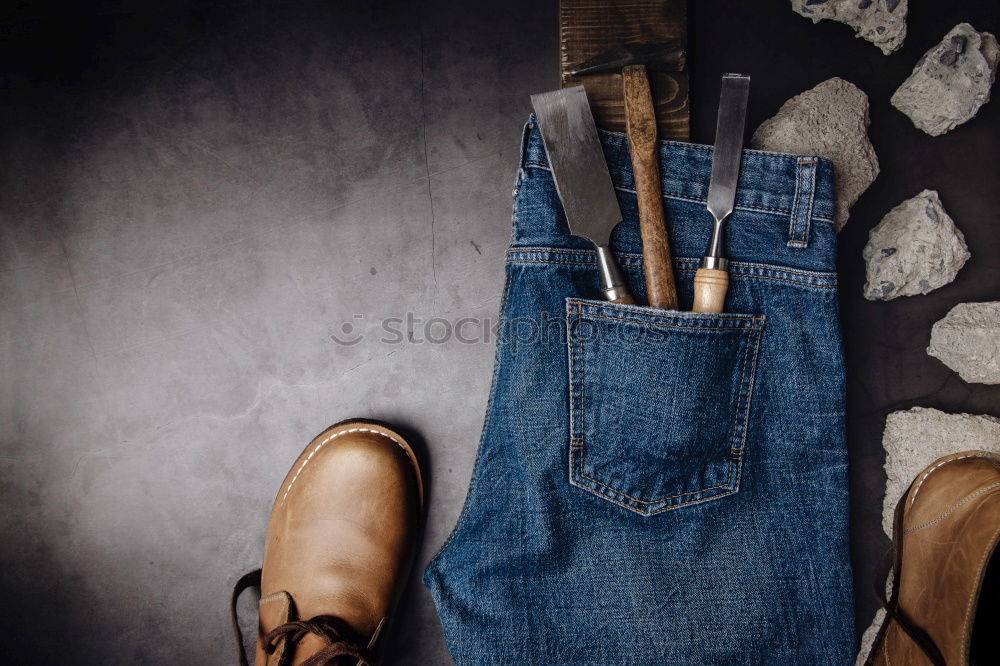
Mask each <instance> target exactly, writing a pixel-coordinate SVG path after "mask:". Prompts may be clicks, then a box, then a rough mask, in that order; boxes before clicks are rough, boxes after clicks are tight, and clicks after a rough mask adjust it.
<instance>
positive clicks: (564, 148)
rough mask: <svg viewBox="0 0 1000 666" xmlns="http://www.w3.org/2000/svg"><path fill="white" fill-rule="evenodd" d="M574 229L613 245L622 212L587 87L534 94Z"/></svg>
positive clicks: (554, 172)
mask: <svg viewBox="0 0 1000 666" xmlns="http://www.w3.org/2000/svg"><path fill="white" fill-rule="evenodd" d="M531 104H532V106H533V107H534V108H535V117H536V118H537V120H538V128H539V130H540V131H541V133H542V143H544V144H545V152H546V153H547V154H548V156H549V166H550V167H551V168H552V178H553V179H554V180H555V182H556V190H558V192H559V198H560V199H561V200H562V204H563V209H564V210H565V211H566V221H567V223H568V224H569V230H570V233H572V234H574V235H576V236H584V237H585V238H589V239H590V240H591V241H593V242H594V243H596V244H598V245H607V244H608V241H609V239H610V238H611V230H612V229H614V228H615V225H616V224H618V223H619V222H621V220H622V213H621V208H619V206H618V199H617V198H616V197H615V188H614V185H612V184H611V175H610V174H609V173H608V165H607V162H606V161H605V159H604V151H603V150H602V149H601V141H600V139H599V138H598V136H597V125H595V124H594V116H593V114H592V113H591V111H590V103H589V102H588V101H587V93H586V91H585V90H584V88H583V86H574V87H572V88H563V89H562V90H553V91H552V92H546V93H540V94H538V95H532V96H531Z"/></svg>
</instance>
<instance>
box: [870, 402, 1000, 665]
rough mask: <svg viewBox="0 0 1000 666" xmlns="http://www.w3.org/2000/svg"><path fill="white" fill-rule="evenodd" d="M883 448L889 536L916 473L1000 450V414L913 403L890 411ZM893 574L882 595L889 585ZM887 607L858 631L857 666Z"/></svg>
mask: <svg viewBox="0 0 1000 666" xmlns="http://www.w3.org/2000/svg"><path fill="white" fill-rule="evenodd" d="M882 448H884V449H885V475H886V481H885V499H884V500H883V502H882V529H883V530H884V531H885V533H886V535H887V536H889V537H892V522H893V514H894V513H895V510H896V503H897V502H898V501H899V499H900V497H902V496H903V493H904V492H905V491H906V489H907V488H909V486H910V483H912V482H913V479H914V478H916V476H917V474H919V473H920V472H921V471H923V470H924V469H925V468H926V467H927V466H928V465H930V464H931V463H933V462H934V461H935V460H937V459H938V458H941V457H943V456H946V455H949V454H952V453H958V452H959V451H989V452H991V453H996V454H1000V419H998V418H995V417H992V416H980V415H976V414H948V413H946V412H942V411H938V410H936V409H929V408H927V407H914V408H913V409H908V410H905V411H897V412H893V413H891V414H889V416H888V417H887V418H886V420H885V431H884V432H883V434H882ZM891 581H892V579H891V577H890V580H889V583H887V585H886V595H888V594H889V593H890V592H891V590H892V585H891ZM884 617H885V611H884V610H882V609H879V610H878V612H876V613H875V619H874V620H872V624H871V626H870V627H868V629H867V630H866V631H865V633H864V634H863V635H862V636H861V646H860V649H859V651H858V657H857V661H856V662H855V663H856V665H857V666H862V664H864V662H865V659H866V658H867V656H868V653H869V652H870V651H871V648H872V645H873V643H874V642H875V636H876V634H877V633H878V627H879V625H881V624H882V619H883V618H884Z"/></svg>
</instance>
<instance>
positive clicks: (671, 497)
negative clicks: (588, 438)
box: [577, 462, 732, 504]
mask: <svg viewBox="0 0 1000 666" xmlns="http://www.w3.org/2000/svg"><path fill="white" fill-rule="evenodd" d="M729 465H732V462H730V463H729ZM577 473H578V474H579V475H580V476H582V477H583V478H585V479H587V480H588V481H593V482H594V483H596V484H597V485H599V486H603V487H604V488H607V489H608V490H610V491H611V492H613V493H615V494H616V495H621V496H622V497H627V498H629V499H630V500H632V501H634V502H639V503H640V504H659V503H660V502H666V501H667V500H672V499H674V498H675V497H684V496H686V495H697V494H699V493H704V492H708V491H709V490H715V489H716V488H728V487H729V484H728V483H723V484H721V485H718V486H711V487H710V488H702V489H701V490H691V491H689V492H686V493H679V494H677V495H670V496H669V497H661V498H660V499H658V500H652V501H649V502H647V501H646V500H641V499H638V498H636V497H632V496H631V495H629V494H628V493H625V492H622V491H621V490H618V489H617V488H612V487H611V486H609V485H607V484H604V483H601V482H600V481H598V480H597V479H594V478H591V477H589V476H587V475H586V474H584V472H583V469H582V468H581V469H580V470H579V471H578V472H577ZM731 476H732V473H731V472H730V473H728V474H727V475H726V478H727V480H728V479H729V477H731Z"/></svg>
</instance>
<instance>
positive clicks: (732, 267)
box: [506, 246, 836, 280]
mask: <svg viewBox="0 0 1000 666" xmlns="http://www.w3.org/2000/svg"><path fill="white" fill-rule="evenodd" d="M518 253H524V254H568V255H574V254H587V255H591V256H595V257H596V256H597V252H596V251H595V250H586V249H566V248H550V247H544V246H543V247H537V246H535V247H532V246H525V247H517V248H514V247H512V248H509V249H508V250H507V252H506V254H507V255H508V256H510V255H512V254H518ZM615 254H617V255H618V256H620V257H627V258H629V259H635V260H636V261H638V260H640V259H642V255H641V254H638V253H633V252H616V253H615ZM511 261H529V260H528V259H524V260H518V259H512V260H511ZM531 261H534V260H531ZM674 261H678V262H681V263H688V264H697V263H698V262H699V261H700V260H699V259H689V258H686V257H678V258H676V259H675V260H674ZM572 263H578V262H572ZM751 268H763V269H771V270H777V271H780V272H781V273H793V274H795V275H803V276H805V277H814V278H817V279H821V280H828V279H835V278H836V273H824V272H818V271H806V270H801V269H798V268H792V267H789V266H775V265H773V264H759V263H756V262H742V261H732V262H730V263H729V272H730V273H739V274H740V275H752V274H751V273H748V272H747V270H748V269H751ZM682 270H692V269H682Z"/></svg>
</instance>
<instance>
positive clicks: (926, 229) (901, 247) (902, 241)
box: [862, 190, 970, 301]
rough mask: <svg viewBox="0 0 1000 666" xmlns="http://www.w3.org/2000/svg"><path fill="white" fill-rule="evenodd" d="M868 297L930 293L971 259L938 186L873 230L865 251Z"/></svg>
mask: <svg viewBox="0 0 1000 666" xmlns="http://www.w3.org/2000/svg"><path fill="white" fill-rule="evenodd" d="M862 256H863V257H864V259H865V264H866V265H867V278H868V279H867V281H866V282H865V298H867V299H868V300H869V301H889V300H892V299H894V298H898V297H900V296H914V295H916V294H926V293H928V292H930V291H933V290H934V289H937V288H938V287H943V286H944V285H946V284H948V283H949V282H951V281H952V280H954V279H955V276H956V275H958V271H959V270H961V268H962V266H964V265H965V262H966V261H968V259H969V256H970V255H969V249H968V248H967V247H966V245H965V236H963V235H962V232H961V231H960V230H959V229H958V227H956V226H955V223H954V222H953V221H952V219H951V218H950V217H949V216H948V213H946V212H945V210H944V207H943V206H942V205H941V199H940V198H939V197H938V193H937V192H935V191H934V190H924V191H923V192H921V193H920V194H918V195H917V196H915V197H913V198H912V199H907V200H906V201H904V202H903V203H901V204H899V205H898V206H896V207H895V208H893V209H892V210H890V211H889V212H888V213H887V214H886V216H885V217H883V218H882V221H881V222H879V223H878V225H876V226H875V228H874V229H872V230H871V233H870V234H869V236H868V244H867V245H865V249H864V251H863V252H862Z"/></svg>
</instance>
